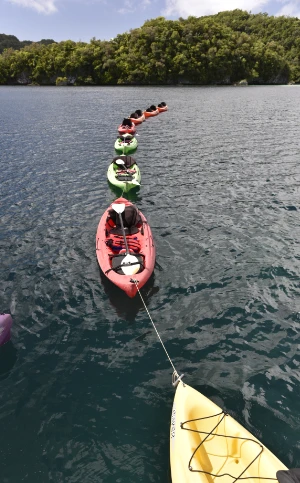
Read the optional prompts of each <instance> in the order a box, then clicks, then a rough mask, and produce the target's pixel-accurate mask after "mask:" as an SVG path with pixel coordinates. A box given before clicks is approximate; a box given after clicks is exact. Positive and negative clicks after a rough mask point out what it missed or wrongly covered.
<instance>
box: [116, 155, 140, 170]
mask: <svg viewBox="0 0 300 483" xmlns="http://www.w3.org/2000/svg"><path fill="white" fill-rule="evenodd" d="M118 159H121V160H122V161H124V163H125V167H126V168H130V167H131V166H133V165H134V164H136V162H135V159H134V158H133V157H132V156H126V155H123V156H116V157H115V158H114V159H113V160H112V162H113V163H114V164H115V165H116V166H118V168H119V169H121V166H122V165H119V164H117V163H116V161H118Z"/></svg>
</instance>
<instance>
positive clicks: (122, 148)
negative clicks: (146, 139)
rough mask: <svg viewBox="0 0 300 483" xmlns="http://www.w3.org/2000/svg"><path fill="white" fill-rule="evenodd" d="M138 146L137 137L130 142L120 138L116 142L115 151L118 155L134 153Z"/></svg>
mask: <svg viewBox="0 0 300 483" xmlns="http://www.w3.org/2000/svg"><path fill="white" fill-rule="evenodd" d="M137 146H138V142H137V139H136V138H135V137H133V138H132V139H131V140H130V142H126V141H123V140H122V139H121V138H118V139H117V140H116V142H115V150H116V152H117V153H118V154H130V153H134V152H135V151H136V149H137Z"/></svg>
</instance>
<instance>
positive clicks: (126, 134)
mask: <svg viewBox="0 0 300 483" xmlns="http://www.w3.org/2000/svg"><path fill="white" fill-rule="evenodd" d="M128 136H130V137H131V139H132V138H133V136H132V134H129V133H128V132H126V133H125V134H122V138H121V139H122V142H123V155H125V146H126V138H127V137H128ZM123 138H125V139H123Z"/></svg>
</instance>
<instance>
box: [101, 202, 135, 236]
mask: <svg viewBox="0 0 300 483" xmlns="http://www.w3.org/2000/svg"><path fill="white" fill-rule="evenodd" d="M121 216H122V222H123V226H124V228H125V233H126V228H127V233H128V234H131V235H133V234H135V233H138V231H139V227H141V226H142V224H143V223H142V218H141V215H140V214H139V211H138V209H137V207H136V206H134V205H129V206H125V209H124V211H123V213H122V214H121ZM106 221H107V224H108V225H109V226H111V227H112V229H113V230H115V228H117V229H118V231H121V234H122V229H121V223H120V218H119V215H118V213H116V212H115V210H113V209H111V210H109V212H108V217H107V220H106ZM110 233H111V230H110ZM115 234H116V233H115ZM117 234H119V233H117Z"/></svg>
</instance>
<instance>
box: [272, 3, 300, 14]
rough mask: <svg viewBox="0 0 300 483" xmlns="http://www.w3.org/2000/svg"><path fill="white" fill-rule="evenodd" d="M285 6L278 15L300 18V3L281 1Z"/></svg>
mask: <svg viewBox="0 0 300 483" xmlns="http://www.w3.org/2000/svg"><path fill="white" fill-rule="evenodd" d="M280 3H283V4H284V6H283V7H282V8H281V9H280V10H279V11H278V12H277V14H276V15H286V16H288V17H298V18H300V1H294V2H290V1H286V0H280Z"/></svg>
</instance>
